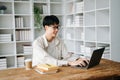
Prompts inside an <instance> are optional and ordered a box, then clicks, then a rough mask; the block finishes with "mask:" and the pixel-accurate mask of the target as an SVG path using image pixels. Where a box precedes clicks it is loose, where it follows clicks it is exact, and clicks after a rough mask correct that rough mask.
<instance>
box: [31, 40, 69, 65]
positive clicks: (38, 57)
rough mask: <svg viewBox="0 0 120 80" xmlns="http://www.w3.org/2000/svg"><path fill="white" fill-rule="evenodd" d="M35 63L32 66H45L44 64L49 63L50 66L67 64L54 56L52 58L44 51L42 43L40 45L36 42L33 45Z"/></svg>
mask: <svg viewBox="0 0 120 80" xmlns="http://www.w3.org/2000/svg"><path fill="white" fill-rule="evenodd" d="M32 61H33V63H32V65H33V66H35V65H37V64H40V63H41V64H44V63H49V64H54V65H58V66H61V65H64V64H67V61H64V60H58V59H56V58H54V57H52V56H50V55H49V54H48V53H47V52H46V50H45V49H44V47H43V45H42V43H39V42H37V41H35V42H34V43H33V59H32Z"/></svg>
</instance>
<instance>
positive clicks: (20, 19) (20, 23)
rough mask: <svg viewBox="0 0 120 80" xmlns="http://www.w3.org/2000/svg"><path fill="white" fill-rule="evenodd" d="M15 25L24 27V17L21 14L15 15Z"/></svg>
mask: <svg viewBox="0 0 120 80" xmlns="http://www.w3.org/2000/svg"><path fill="white" fill-rule="evenodd" d="M15 27H16V28H23V17H21V16H17V17H15Z"/></svg>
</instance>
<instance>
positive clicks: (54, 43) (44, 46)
mask: <svg viewBox="0 0 120 80" xmlns="http://www.w3.org/2000/svg"><path fill="white" fill-rule="evenodd" d="M43 27H44V29H45V34H44V35H43V36H40V37H38V38H37V39H36V40H35V41H34V42H33V66H35V65H37V64H44V63H48V64H54V65H57V66H62V65H70V66H75V65H80V66H86V63H88V60H87V59H85V58H80V57H79V56H76V55H75V54H73V53H71V52H68V51H67V49H66V47H65V44H64V43H63V41H62V40H60V39H59V38H58V37H57V33H58V31H59V28H60V27H59V20H58V18H57V17H56V16H54V15H50V16H46V17H45V18H44V19H43ZM71 46H72V45H71Z"/></svg>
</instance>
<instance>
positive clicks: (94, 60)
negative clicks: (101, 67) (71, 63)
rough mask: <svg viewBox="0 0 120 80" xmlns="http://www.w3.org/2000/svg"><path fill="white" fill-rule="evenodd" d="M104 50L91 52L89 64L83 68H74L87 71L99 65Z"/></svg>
mask: <svg viewBox="0 0 120 80" xmlns="http://www.w3.org/2000/svg"><path fill="white" fill-rule="evenodd" d="M104 50H105V48H100V49H96V50H94V51H93V53H92V56H91V58H90V61H89V64H88V65H87V66H85V67H80V66H75V68H85V69H89V68H92V67H94V66H96V65H98V64H99V63H100V60H101V58H102V54H103V52H104Z"/></svg>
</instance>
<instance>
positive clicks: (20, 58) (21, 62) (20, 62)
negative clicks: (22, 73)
mask: <svg viewBox="0 0 120 80" xmlns="http://www.w3.org/2000/svg"><path fill="white" fill-rule="evenodd" d="M17 66H18V67H24V57H23V56H18V57H17Z"/></svg>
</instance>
